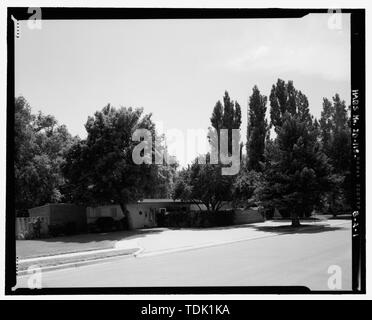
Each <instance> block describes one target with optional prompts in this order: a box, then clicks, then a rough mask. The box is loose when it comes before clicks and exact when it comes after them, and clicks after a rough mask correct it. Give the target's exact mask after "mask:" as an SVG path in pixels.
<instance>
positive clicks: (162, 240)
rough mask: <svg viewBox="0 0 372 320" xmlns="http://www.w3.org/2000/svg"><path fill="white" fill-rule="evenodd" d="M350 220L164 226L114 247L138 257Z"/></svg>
mask: <svg viewBox="0 0 372 320" xmlns="http://www.w3.org/2000/svg"><path fill="white" fill-rule="evenodd" d="M350 223H351V221H350V220H325V221H316V222H315V221H303V222H302V226H301V227H300V228H297V229H293V228H291V227H290V224H291V223H290V222H288V221H265V222H259V223H253V224H245V225H235V226H229V227H218V228H208V229H165V230H164V231H163V232H161V233H154V234H149V235H147V236H145V237H141V238H138V239H131V240H122V241H118V242H117V243H116V244H115V248H120V249H123V248H129V247H137V248H140V250H139V251H137V252H136V253H135V254H134V255H135V256H137V257H142V256H149V255H156V254H162V253H166V252H176V251H181V250H188V249H195V248H203V247H208V246H215V245H221V244H225V243H232V242H239V241H246V240H253V239H259V238H265V237H273V236H278V235H281V234H288V233H299V232H306V231H311V230H315V229H318V228H333V227H336V226H340V225H343V224H350Z"/></svg>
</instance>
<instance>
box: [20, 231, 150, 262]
mask: <svg viewBox="0 0 372 320" xmlns="http://www.w3.org/2000/svg"><path fill="white" fill-rule="evenodd" d="M148 232H151V231H150V230H134V231H117V232H108V233H88V234H79V235H74V236H66V237H56V238H47V239H40V240H17V241H16V255H17V257H18V259H25V258H34V257H42V256H49V255H55V254H63V253H72V252H81V251H89V250H97V249H111V248H113V247H114V246H115V242H116V241H117V240H121V239H124V238H128V239H130V238H131V237H132V236H134V235H136V236H138V235H141V234H142V233H143V234H146V233H148Z"/></svg>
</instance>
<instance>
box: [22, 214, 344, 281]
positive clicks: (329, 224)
mask: <svg viewBox="0 0 372 320" xmlns="http://www.w3.org/2000/svg"><path fill="white" fill-rule="evenodd" d="M301 223H302V227H300V228H297V229H293V228H291V226H290V224H291V223H290V221H265V222H259V223H253V224H245V225H235V226H228V227H216V228H201V229H167V228H157V229H152V230H154V231H157V232H148V233H146V232H139V234H138V236H136V235H133V236H132V237H130V239H123V240H118V241H116V242H115V245H114V248H112V249H102V250H90V251H83V252H75V253H67V254H58V255H52V256H46V257H37V258H29V259H22V260H19V261H18V271H19V274H22V273H26V272H29V271H30V270H28V268H29V267H31V269H32V266H38V267H41V268H42V269H43V270H45V271H46V270H49V269H50V270H53V269H58V268H68V267H76V266H79V265H82V264H83V265H85V264H90V263H97V262H99V261H103V260H105V259H106V260H107V259H110V258H111V259H112V258H118V257H123V256H128V257H130V256H135V257H145V256H151V255H158V254H164V253H170V252H178V251H184V250H192V249H197V248H204V247H210V246H217V245H222V244H227V243H233V242H239V241H247V240H254V239H259V238H266V237H273V236H279V235H282V234H289V233H303V232H314V231H315V232H316V230H318V229H322V228H337V227H338V226H339V227H342V225H346V224H350V223H351V220H322V221H302V222H301ZM27 270H28V271H27Z"/></svg>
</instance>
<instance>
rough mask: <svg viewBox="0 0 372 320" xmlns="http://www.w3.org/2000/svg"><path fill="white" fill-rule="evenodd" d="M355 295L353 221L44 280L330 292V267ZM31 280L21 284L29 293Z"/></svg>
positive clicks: (51, 282)
mask: <svg viewBox="0 0 372 320" xmlns="http://www.w3.org/2000/svg"><path fill="white" fill-rule="evenodd" d="M331 265H337V266H339V267H341V270H342V289H344V290H347V289H351V229H350V221H345V223H344V224H340V225H337V226H331V227H329V228H324V229H322V230H304V231H300V232H298V233H293V234H289V233H285V234H280V235H272V236H268V237H264V238H258V239H251V240H247V241H240V242H236V243H230V244H224V245H218V246H214V247H208V248H200V249H193V250H189V251H181V252H174V253H165V254H161V255H155V256H144V257H138V258H134V257H126V258H122V259H116V260H114V261H110V262H104V263H98V264H93V265H89V266H83V267H79V268H71V269H65V270H57V271H49V272H44V273H43V274H42V286H43V287H89V286H91V287H100V286H104V287H111V286H112V287H126V286H129V287H132V286H135V287H138V286H266V285H271V286H273V285H283V286H285V285H286V286H289V285H304V286H308V287H309V288H310V289H314V290H329V289H328V286H327V283H328V278H329V276H330V275H329V274H328V273H327V271H328V268H329V266H331ZM27 280H28V276H22V277H19V279H18V286H20V287H27Z"/></svg>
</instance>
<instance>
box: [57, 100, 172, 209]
mask: <svg viewBox="0 0 372 320" xmlns="http://www.w3.org/2000/svg"><path fill="white" fill-rule="evenodd" d="M85 128H86V130H87V133H88V136H87V138H86V140H84V141H81V142H79V143H78V144H76V145H75V146H73V147H72V148H71V150H70V152H69V154H68V155H67V159H66V164H65V166H64V173H65V175H66V177H67V178H68V181H69V183H70V185H71V197H72V199H71V200H72V201H74V202H83V203H85V204H89V205H94V204H106V203H117V204H119V205H120V206H121V208H122V210H123V212H125V210H126V204H128V203H129V202H132V201H137V200H139V199H141V198H143V197H145V196H147V195H153V194H154V190H156V188H157V186H158V185H159V182H161V181H160V180H159V166H158V165H155V164H153V163H152V162H151V163H142V164H136V163H134V161H133V158H132V152H133V150H134V148H135V146H136V145H137V144H138V143H140V142H138V141H133V140H132V135H133V133H134V132H135V130H136V129H146V130H148V132H151V139H152V146H151V149H150V150H151V159H152V160H154V157H155V150H154V141H155V137H156V134H155V125H154V123H153V122H152V120H151V114H143V110H142V109H132V108H125V107H121V108H118V109H116V108H114V107H112V106H111V105H107V106H106V107H104V108H103V109H102V110H101V111H97V112H96V113H95V115H94V117H89V118H88V121H87V123H86V124H85ZM168 178H169V177H165V178H164V179H165V180H166V179H168ZM163 182H164V181H163Z"/></svg>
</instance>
